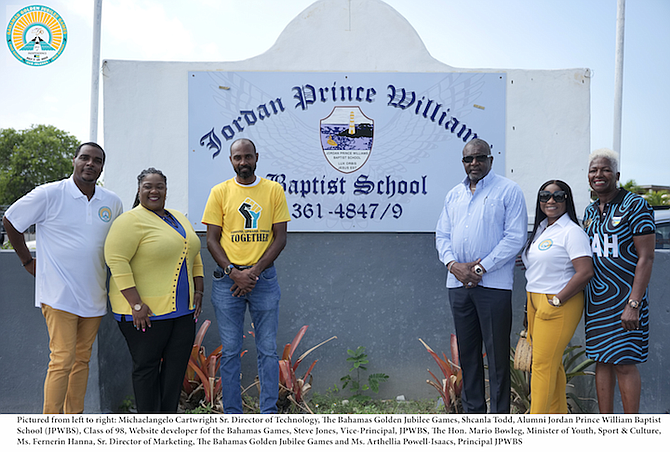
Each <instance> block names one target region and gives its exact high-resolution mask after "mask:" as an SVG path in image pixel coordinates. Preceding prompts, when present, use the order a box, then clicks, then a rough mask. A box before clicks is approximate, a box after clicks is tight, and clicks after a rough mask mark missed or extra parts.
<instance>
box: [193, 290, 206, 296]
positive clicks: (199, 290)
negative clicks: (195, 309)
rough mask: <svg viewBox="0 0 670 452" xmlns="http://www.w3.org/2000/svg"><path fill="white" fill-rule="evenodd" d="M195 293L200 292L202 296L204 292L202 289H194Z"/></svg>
mask: <svg viewBox="0 0 670 452" xmlns="http://www.w3.org/2000/svg"><path fill="white" fill-rule="evenodd" d="M195 293H199V294H200V295H202V296H204V295H205V292H204V291H202V290H196V291H195Z"/></svg>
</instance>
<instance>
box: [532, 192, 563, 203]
mask: <svg viewBox="0 0 670 452" xmlns="http://www.w3.org/2000/svg"><path fill="white" fill-rule="evenodd" d="M552 197H553V198H554V201H556V202H565V200H566V198H567V197H568V194H567V193H566V192H564V191H563V190H558V191H555V192H553V193H552V192H550V191H547V190H542V191H541V192H540V194H539V196H538V198H539V199H540V202H547V201H549V200H550V199H551V198H552Z"/></svg>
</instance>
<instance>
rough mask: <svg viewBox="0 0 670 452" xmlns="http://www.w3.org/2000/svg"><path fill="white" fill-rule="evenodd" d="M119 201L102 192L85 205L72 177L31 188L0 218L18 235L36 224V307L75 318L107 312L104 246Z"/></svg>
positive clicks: (96, 189)
mask: <svg viewBox="0 0 670 452" xmlns="http://www.w3.org/2000/svg"><path fill="white" fill-rule="evenodd" d="M122 212H123V204H122V203H121V199H119V197H118V196H116V195H115V194H114V193H112V192H111V191H109V190H106V189H104V188H102V187H96V188H95V194H94V195H93V197H92V198H91V200H90V201H89V200H88V198H87V197H86V195H84V194H83V193H82V192H81V191H80V190H79V188H78V187H77V186H76V185H75V183H74V180H73V179H72V177H70V178H69V179H63V180H60V181H57V182H51V183H48V184H45V185H41V186H39V187H36V188H35V189H34V190H33V191H31V192H30V193H28V194H27V195H25V196H24V197H23V198H21V199H19V200H18V201H16V202H15V203H14V204H12V206H11V207H10V208H9V209H8V210H7V212H5V216H6V217H7V219H8V220H9V221H10V222H11V223H12V225H13V226H14V227H15V228H16V230H17V231H25V230H26V229H28V227H30V225H32V224H34V225H35V234H36V236H35V240H36V245H37V250H36V255H35V256H36V260H37V269H36V273H35V306H36V307H41V305H42V304H46V305H49V306H51V307H52V308H54V309H58V310H61V311H66V312H70V313H72V314H75V315H78V316H80V317H97V316H102V315H105V313H106V312H107V290H106V282H107V267H106V266H105V260H104V256H103V246H104V244H105V238H106V237H107V232H108V231H109V227H110V226H111V225H112V221H114V219H115V218H116V217H117V216H119V215H120V214H121V213H122Z"/></svg>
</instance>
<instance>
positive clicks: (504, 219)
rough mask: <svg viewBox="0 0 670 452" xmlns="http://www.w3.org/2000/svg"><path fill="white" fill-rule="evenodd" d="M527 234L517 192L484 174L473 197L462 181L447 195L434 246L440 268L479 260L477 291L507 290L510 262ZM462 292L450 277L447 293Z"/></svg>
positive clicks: (523, 202)
mask: <svg viewBox="0 0 670 452" xmlns="http://www.w3.org/2000/svg"><path fill="white" fill-rule="evenodd" d="M527 234H528V215H527V214H526V200H525V199H524V196H523V192H522V191H521V188H520V187H519V186H518V185H517V184H516V183H515V182H512V181H511V180H509V179H507V178H505V177H502V176H498V175H497V174H495V173H494V172H492V171H489V173H488V174H487V175H486V176H485V177H483V178H482V179H481V180H480V181H479V182H477V185H476V190H475V193H474V194H473V193H472V192H471V191H470V180H469V179H468V178H467V177H466V178H465V179H464V180H463V182H461V183H460V184H458V185H457V186H456V187H454V188H453V189H451V191H449V193H447V196H446V198H445V200H444V208H443V209H442V213H441V215H440V218H439V219H438V221H437V227H436V231H435V242H436V247H437V251H438V254H439V257H440V260H441V261H442V262H443V263H444V264H445V265H446V264H448V263H449V262H451V261H454V260H455V261H456V262H459V263H465V262H473V261H475V260H477V259H481V262H480V264H481V266H482V267H484V269H485V270H486V273H484V275H483V277H482V281H481V282H480V283H479V285H480V286H483V287H487V288H491V289H510V290H511V289H512V283H513V278H514V261H515V257H516V255H517V254H518V253H519V251H520V250H521V247H522V246H523V244H524V243H525V241H526V237H527ZM462 286H463V284H462V283H461V282H460V281H459V280H457V279H456V277H455V276H454V275H452V274H451V273H449V275H448V277H447V287H449V288H455V287H462Z"/></svg>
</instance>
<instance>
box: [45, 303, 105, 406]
mask: <svg viewBox="0 0 670 452" xmlns="http://www.w3.org/2000/svg"><path fill="white" fill-rule="evenodd" d="M42 314H43V315H44V319H45V320H46V323H47V329H48V331H49V349H50V350H51V354H50V355H49V369H48V370H47V377H46V379H45V380H44V406H43V408H42V412H43V413H44V414H61V413H66V414H77V413H83V412H84V396H85V395H86V384H87V383H88V362H89V361H90V359H91V349H92V347H93V342H94V341H95V336H96V335H97V334H98V327H99V326H100V321H101V320H102V317H79V316H78V315H75V314H71V313H69V312H65V311H60V310H58V309H53V308H52V307H51V306H48V305H45V304H43V305H42Z"/></svg>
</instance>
